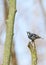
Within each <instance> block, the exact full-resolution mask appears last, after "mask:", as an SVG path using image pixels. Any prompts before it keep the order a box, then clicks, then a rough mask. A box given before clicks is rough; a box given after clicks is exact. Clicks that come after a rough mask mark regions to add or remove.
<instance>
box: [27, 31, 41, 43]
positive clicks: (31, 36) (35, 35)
mask: <svg viewBox="0 0 46 65" xmlns="http://www.w3.org/2000/svg"><path fill="white" fill-rule="evenodd" d="M27 35H28V38H29V39H30V40H31V41H32V42H34V41H35V40H36V39H39V38H41V37H40V36H38V35H37V34H34V33H30V32H27Z"/></svg>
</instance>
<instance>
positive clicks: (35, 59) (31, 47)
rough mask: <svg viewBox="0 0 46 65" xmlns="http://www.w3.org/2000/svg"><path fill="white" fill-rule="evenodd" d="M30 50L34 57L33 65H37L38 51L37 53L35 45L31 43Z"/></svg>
mask: <svg viewBox="0 0 46 65" xmlns="http://www.w3.org/2000/svg"><path fill="white" fill-rule="evenodd" d="M28 48H29V49H30V52H31V55H32V65H37V51H36V46H35V43H34V42H32V44H31V42H29V44H28Z"/></svg>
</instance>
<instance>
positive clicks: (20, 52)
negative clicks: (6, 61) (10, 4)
mask: <svg viewBox="0 0 46 65" xmlns="http://www.w3.org/2000/svg"><path fill="white" fill-rule="evenodd" d="M4 11H5V10H4V0H0V65H1V64H2V59H3V50H4V42H5V37H6V29H5V17H4ZM27 31H30V32H33V33H36V34H38V35H40V36H41V37H42V38H44V39H39V40H36V48H37V55H38V64H37V65H46V0H17V13H16V17H15V24H14V43H15V52H16V56H17V62H18V65H32V64H31V62H32V61H31V53H30V51H29V49H28V47H27V45H28V42H29V41H30V40H29V39H28V37H27V33H26V32H27Z"/></svg>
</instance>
